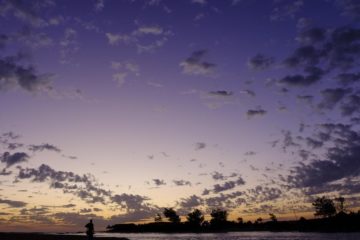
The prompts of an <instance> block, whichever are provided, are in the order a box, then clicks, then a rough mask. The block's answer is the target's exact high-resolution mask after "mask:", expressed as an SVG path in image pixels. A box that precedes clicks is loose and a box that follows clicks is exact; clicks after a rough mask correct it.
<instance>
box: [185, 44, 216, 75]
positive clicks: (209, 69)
mask: <svg viewBox="0 0 360 240" xmlns="http://www.w3.org/2000/svg"><path fill="white" fill-rule="evenodd" d="M206 54H207V50H198V51H195V52H193V53H192V54H191V56H190V57H188V58H187V59H185V61H182V62H181V63H180V64H179V66H180V67H181V68H182V72H183V73H185V74H189V75H203V76H206V75H211V74H212V73H213V72H214V69H215V67H216V65H215V64H214V63H210V62H207V61H205V60H203V59H204V57H205V55H206Z"/></svg>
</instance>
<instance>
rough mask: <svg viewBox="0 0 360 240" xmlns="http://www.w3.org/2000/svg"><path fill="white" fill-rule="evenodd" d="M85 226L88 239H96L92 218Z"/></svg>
mask: <svg viewBox="0 0 360 240" xmlns="http://www.w3.org/2000/svg"><path fill="white" fill-rule="evenodd" d="M85 227H86V235H87V237H88V239H89V240H93V239H94V224H93V222H92V219H90V222H89V223H88V224H86V225H85Z"/></svg>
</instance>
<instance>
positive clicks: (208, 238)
mask: <svg viewBox="0 0 360 240" xmlns="http://www.w3.org/2000/svg"><path fill="white" fill-rule="evenodd" d="M95 237H126V238H128V239H130V240H359V239H360V233H300V232H233V233H203V234H194V233H187V234H164V233H97V234H96V235H95ZM95 239H96V238H95Z"/></svg>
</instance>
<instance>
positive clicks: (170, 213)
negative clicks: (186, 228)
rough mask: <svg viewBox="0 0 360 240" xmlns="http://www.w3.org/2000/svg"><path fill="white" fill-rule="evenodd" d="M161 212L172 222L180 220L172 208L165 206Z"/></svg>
mask: <svg viewBox="0 0 360 240" xmlns="http://www.w3.org/2000/svg"><path fill="white" fill-rule="evenodd" d="M163 214H164V216H165V217H166V218H167V219H168V220H169V221H170V222H172V223H179V222H180V221H181V220H180V217H179V215H177V213H176V212H175V210H174V209H172V208H165V209H164V212H163Z"/></svg>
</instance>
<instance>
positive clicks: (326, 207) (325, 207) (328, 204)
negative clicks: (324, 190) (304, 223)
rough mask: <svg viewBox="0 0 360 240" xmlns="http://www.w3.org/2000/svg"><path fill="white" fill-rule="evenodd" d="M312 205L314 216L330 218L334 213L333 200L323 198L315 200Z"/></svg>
mask: <svg viewBox="0 0 360 240" xmlns="http://www.w3.org/2000/svg"><path fill="white" fill-rule="evenodd" d="M312 205H313V206H314V208H315V213H314V215H315V216H322V217H331V216H333V215H334V214H335V213H336V209H335V205H334V202H333V200H331V199H330V198H327V197H325V196H322V197H318V198H317V199H315V201H314V202H313V203H312Z"/></svg>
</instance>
